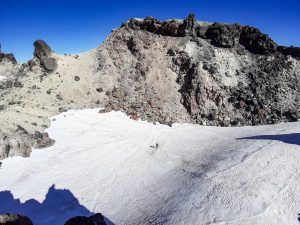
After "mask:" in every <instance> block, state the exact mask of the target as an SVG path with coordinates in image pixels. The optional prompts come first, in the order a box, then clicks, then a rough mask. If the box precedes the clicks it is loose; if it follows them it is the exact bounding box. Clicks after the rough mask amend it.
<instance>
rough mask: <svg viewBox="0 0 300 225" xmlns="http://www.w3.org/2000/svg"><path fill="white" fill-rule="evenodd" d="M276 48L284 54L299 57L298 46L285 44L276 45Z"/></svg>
mask: <svg viewBox="0 0 300 225" xmlns="http://www.w3.org/2000/svg"><path fill="white" fill-rule="evenodd" d="M277 50H278V51H279V52H281V53H282V54H284V55H290V56H292V57H295V58H300V48H299V47H294V46H290V47H285V46H278V48H277Z"/></svg>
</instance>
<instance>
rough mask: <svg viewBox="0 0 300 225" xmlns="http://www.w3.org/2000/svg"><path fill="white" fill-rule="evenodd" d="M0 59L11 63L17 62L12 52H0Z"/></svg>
mask: <svg viewBox="0 0 300 225" xmlns="http://www.w3.org/2000/svg"><path fill="white" fill-rule="evenodd" d="M2 61H8V62H11V63H13V64H16V63H17V60H16V58H15V56H14V55H13V54H12V53H9V54H6V53H3V52H0V62H2Z"/></svg>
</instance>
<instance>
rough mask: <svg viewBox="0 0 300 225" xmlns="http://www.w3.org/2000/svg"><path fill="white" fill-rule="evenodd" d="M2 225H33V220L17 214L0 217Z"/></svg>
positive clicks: (0, 224)
mask: <svg viewBox="0 0 300 225" xmlns="http://www.w3.org/2000/svg"><path fill="white" fill-rule="evenodd" d="M0 225H33V224H32V222H31V220H30V219H29V218H28V217H26V216H21V215H16V214H10V213H7V214H2V215H0Z"/></svg>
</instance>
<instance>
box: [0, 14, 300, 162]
mask: <svg viewBox="0 0 300 225" xmlns="http://www.w3.org/2000/svg"><path fill="white" fill-rule="evenodd" d="M34 47H35V51H34V57H33V59H32V60H30V61H28V62H27V63H24V64H19V63H16V62H15V59H14V57H13V55H8V54H4V53H1V54H0V95H1V99H0V117H1V120H0V159H2V158H5V157H8V156H12V155H22V156H28V155H29V154H30V151H31V149H32V147H33V148H41V147H46V146H50V145H52V144H53V143H54V141H53V140H52V139H51V137H49V136H48V135H47V133H45V132H44V130H45V128H47V127H48V126H49V124H50V121H49V120H48V118H49V117H51V116H53V115H55V114H57V113H61V112H64V111H66V110H69V109H84V108H103V109H102V110H101V112H107V111H111V110H121V111H124V112H126V113H127V114H129V115H131V118H133V119H138V118H141V119H142V120H147V121H150V122H160V123H164V124H169V125H171V124H172V123H176V122H177V123H184V122H188V123H195V124H201V125H210V126H244V125H262V124H274V123H279V122H292V121H297V120H298V119H299V117H300V103H299V96H300V48H298V47H285V46H278V45H277V44H276V43H275V42H274V41H273V40H272V39H271V38H270V37H269V36H268V35H267V34H264V33H262V32H261V31H260V30H259V29H257V28H254V27H250V26H242V25H240V24H224V23H209V22H201V21H197V20H196V19H195V16H194V15H193V14H191V15H189V16H188V17H187V18H186V19H184V20H175V19H173V20H167V21H159V20H157V19H155V18H153V17H147V18H145V19H131V20H129V21H127V22H125V23H123V24H122V26H121V27H120V28H118V29H115V30H113V31H112V33H111V35H110V36H109V37H108V38H107V39H106V40H105V41H104V42H103V44H102V45H101V46H99V47H98V48H96V49H93V50H91V51H89V52H85V53H81V54H76V55H70V54H65V55H58V54H56V53H55V52H53V51H52V50H51V48H50V47H49V46H48V45H47V44H46V42H44V41H42V40H38V41H36V42H35V43H34Z"/></svg>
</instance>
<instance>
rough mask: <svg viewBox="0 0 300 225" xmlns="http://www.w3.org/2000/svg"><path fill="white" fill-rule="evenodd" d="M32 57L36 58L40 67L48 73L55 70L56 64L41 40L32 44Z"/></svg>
mask: <svg viewBox="0 0 300 225" xmlns="http://www.w3.org/2000/svg"><path fill="white" fill-rule="evenodd" d="M33 45H34V48H35V49H34V56H35V57H37V58H38V60H39V62H40V64H41V66H43V67H44V68H45V69H46V70H48V71H53V70H55V68H56V66H57V63H56V60H55V59H54V58H52V57H51V54H52V50H51V48H50V47H49V46H48V45H47V43H46V42H45V41H43V40H37V41H35V42H34V44H33Z"/></svg>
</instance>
